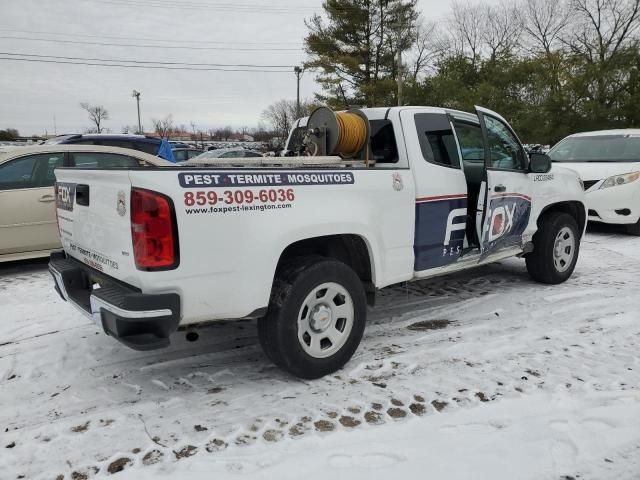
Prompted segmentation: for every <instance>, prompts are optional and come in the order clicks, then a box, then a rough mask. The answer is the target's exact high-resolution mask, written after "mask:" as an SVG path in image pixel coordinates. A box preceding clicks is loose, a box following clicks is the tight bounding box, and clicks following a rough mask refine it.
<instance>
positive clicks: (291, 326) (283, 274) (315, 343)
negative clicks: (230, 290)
mask: <svg viewBox="0 0 640 480" xmlns="http://www.w3.org/2000/svg"><path fill="white" fill-rule="evenodd" d="M365 321H366V298H365V292H364V288H363V286H362V282H361V281H360V279H359V278H358V276H357V275H356V273H355V272H354V271H353V270H352V269H351V268H350V267H349V266H347V265H346V264H344V263H342V262H339V261H336V260H332V259H327V258H324V257H318V256H313V257H304V258H299V259H295V260H294V261H292V262H289V263H288V265H287V266H285V267H284V268H281V269H280V271H279V272H278V273H277V275H276V279H275V281H274V285H273V292H272V295H271V303H270V305H269V310H268V312H267V315H266V316H265V317H264V318H263V319H261V320H260V321H259V324H258V337H259V339H260V343H261V345H262V348H263V349H264V351H265V354H266V355H267V356H268V357H269V358H270V359H271V360H272V361H273V363H275V364H276V365H277V366H279V367H280V368H282V369H283V370H286V371H288V372H290V373H292V374H293V375H295V376H297V377H301V378H306V379H313V378H320V377H322V376H324V375H327V374H330V373H333V372H335V371H336V370H338V369H340V368H341V367H342V366H343V365H344V364H345V363H347V362H348V361H349V359H350V358H351V357H352V356H353V354H354V353H355V351H356V349H357V348H358V345H359V344H360V340H361V339H362V334H363V332H364V325H365Z"/></svg>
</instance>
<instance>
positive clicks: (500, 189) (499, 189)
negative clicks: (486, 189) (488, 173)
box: [493, 185, 507, 192]
mask: <svg viewBox="0 0 640 480" xmlns="http://www.w3.org/2000/svg"><path fill="white" fill-rule="evenodd" d="M493 191H494V192H506V191H507V187H505V186H504V185H496V186H495V187H493Z"/></svg>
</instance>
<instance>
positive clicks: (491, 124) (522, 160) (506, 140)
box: [484, 115, 527, 170]
mask: <svg viewBox="0 0 640 480" xmlns="http://www.w3.org/2000/svg"><path fill="white" fill-rule="evenodd" d="M484 121H485V125H486V126H487V141H488V143H489V151H490V154H491V161H490V163H489V165H490V167H491V168H497V169H500V170H525V169H526V168H527V162H526V156H525V153H524V150H523V149H522V146H521V145H520V142H518V139H517V138H516V137H515V135H514V134H513V133H512V132H511V130H510V129H509V128H508V127H507V126H506V125H505V124H504V123H502V122H501V121H500V120H498V119H496V118H493V117H490V116H486V115H485V117H484Z"/></svg>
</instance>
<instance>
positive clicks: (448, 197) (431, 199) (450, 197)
mask: <svg viewBox="0 0 640 480" xmlns="http://www.w3.org/2000/svg"><path fill="white" fill-rule="evenodd" d="M460 198H467V194H466V193H461V194H459V195H440V196H437V197H421V198H416V203H423V202H436V201H438V200H456V199H460Z"/></svg>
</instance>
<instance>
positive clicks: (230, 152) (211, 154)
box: [194, 148, 262, 160]
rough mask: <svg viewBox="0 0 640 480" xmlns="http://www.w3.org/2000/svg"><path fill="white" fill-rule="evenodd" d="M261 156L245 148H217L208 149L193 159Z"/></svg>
mask: <svg viewBox="0 0 640 480" xmlns="http://www.w3.org/2000/svg"><path fill="white" fill-rule="evenodd" d="M254 157H262V153H260V152H256V151H254V150H247V149H245V148H218V149H217V150H208V151H206V152H204V153H202V154H201V155H198V156H197V157H194V160H206V159H210V158H254Z"/></svg>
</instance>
